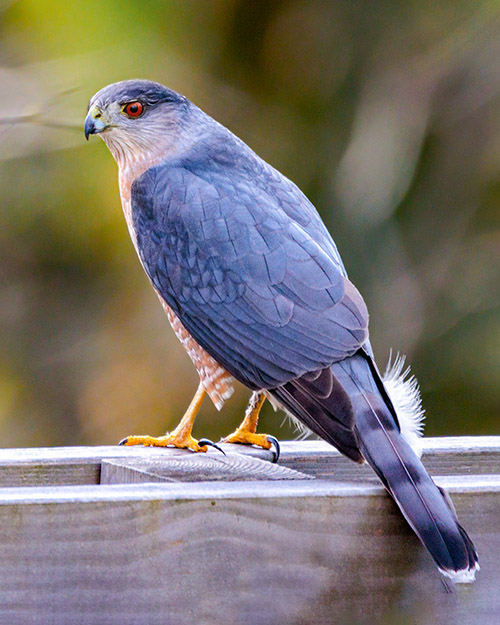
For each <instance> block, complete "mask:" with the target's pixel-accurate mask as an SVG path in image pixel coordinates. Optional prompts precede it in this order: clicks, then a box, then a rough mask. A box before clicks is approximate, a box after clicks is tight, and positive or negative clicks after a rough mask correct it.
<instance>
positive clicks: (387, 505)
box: [0, 475, 500, 625]
mask: <svg viewBox="0 0 500 625" xmlns="http://www.w3.org/2000/svg"><path fill="white" fill-rule="evenodd" d="M437 482H438V483H439V485H441V486H444V487H446V488H448V489H449V490H450V492H452V494H453V500H454V502H455V505H456V507H457V511H458V514H459V516H460V518H461V520H462V522H463V523H464V525H465V526H466V527H467V529H468V530H469V532H470V533H471V535H472V537H473V538H474V540H475V541H476V544H477V546H478V549H479V551H480V555H481V565H482V571H481V572H480V574H479V578H478V580H477V582H476V583H475V584H474V585H472V586H470V587H457V588H456V589H455V591H454V592H453V593H451V594H449V593H447V592H445V589H444V587H443V586H442V584H441V582H440V580H439V576H438V573H437V571H436V570H435V567H434V565H433V563H432V562H431V560H430V558H429V557H428V556H427V554H426V553H425V551H424V550H423V549H422V547H421V546H420V544H419V542H418V541H417V539H416V538H415V537H414V536H413V534H412V533H411V531H410V530H409V529H408V527H407V525H406V524H405V522H404V521H403V519H402V518H401V516H400V514H399V512H398V511H397V509H396V508H395V506H394V505H393V504H392V503H391V501H390V499H389V498H388V497H387V496H386V495H385V493H384V491H383V489H382V488H381V487H379V486H378V485H377V486H376V485H371V484H362V483H358V484H355V485H348V484H345V483H337V482H333V481H324V480H304V481H302V480H301V481H286V482H277V481H269V482H265V481H264V482H263V481H261V482H242V483H238V482H229V483H227V482H204V483H171V484H168V483H166V484H148V485H144V484H142V485H108V486H93V485H89V486H77V487H75V486H61V487H39V488H4V489H0V562H1V563H2V566H1V567H0V623H6V624H9V625H17V624H23V625H25V624H33V625H38V624H40V625H42V624H43V625H45V624H47V623H54V624H56V623H57V625H66V624H68V625H70V624H71V625H75V624H76V625H80V624H82V625H84V624H94V623H96V624H99V625H114V624H117V625H118V624H119V625H129V624H130V625H135V624H140V625H150V624H151V625H153V624H154V625H156V624H158V623H161V624H162V625H164V624H165V625H170V624H171V625H192V624H193V623H201V624H203V625H210V624H215V623H217V624H218V625H226V624H228V625H229V624H230V625H240V624H241V625H248V624H251V625H282V624H283V625H284V624H286V625H311V624H323V623H324V624H327V623H328V624H329V625H330V624H331V623H336V624H338V623H352V622H356V623H365V622H366V623H370V624H373V623H374V622H376V621H375V619H377V618H379V617H380V618H382V617H384V618H386V619H388V618H389V617H388V615H390V614H392V615H393V616H394V615H396V616H395V618H397V613H398V611H401V612H403V613H404V614H405V616H404V619H406V620H401V619H402V618H403V617H401V618H400V619H399V620H396V621H395V622H414V623H418V624H419V625H431V624H432V625H435V623H440V625H452V624H453V625H456V624H457V623H460V625H476V624H477V623H481V624H482V625H498V622H499V621H498V617H499V615H500V593H499V592H498V584H499V580H500V559H499V558H498V553H500V532H499V526H500V516H499V515H500V512H499V511H500V505H499V504H500V476H487V475H482V476H454V477H449V478H445V477H441V478H438V480H437ZM385 622H393V621H392V619H391V620H386V621H385Z"/></svg>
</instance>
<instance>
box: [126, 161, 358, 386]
mask: <svg viewBox="0 0 500 625" xmlns="http://www.w3.org/2000/svg"><path fill="white" fill-rule="evenodd" d="M260 163H262V165H261V170H260V172H256V171H255V168H256V167H258V164H256V163H252V164H251V166H248V164H247V165H245V166H239V167H235V166H230V167H228V166H226V164H225V163H224V162H221V161H220V159H219V161H218V160H217V158H210V159H209V158H206V157H204V158H198V159H191V160H189V159H188V160H186V159H185V160H184V161H182V162H177V163H165V164H162V165H158V166H156V167H154V168H151V169H150V170H148V171H147V172H145V173H144V174H143V175H142V176H141V177H140V178H138V179H137V180H136V181H135V182H134V184H133V186H132V214H133V222H134V228H135V230H136V233H137V242H138V251H139V256H140V258H141V261H142V264H143V266H144V268H145V270H146V273H147V274H148V276H149V278H150V279H151V281H152V283H153V285H154V287H155V288H156V290H157V291H158V292H159V293H160V295H161V296H162V297H163V298H164V299H165V301H166V302H167V304H168V305H169V306H170V307H171V308H172V309H173V310H174V311H175V312H176V314H177V315H178V316H179V318H180V320H181V322H182V323H183V324H184V326H185V327H186V329H187V330H188V331H189V332H190V333H191V334H192V336H193V337H194V338H195V339H196V340H197V341H198V343H199V344H200V345H201V346H202V347H203V348H204V349H205V350H206V351H207V352H208V353H210V354H211V355H212V356H213V357H214V358H215V359H216V360H217V361H218V362H219V363H220V364H221V365H222V366H224V367H225V368H226V369H227V370H228V371H229V372H230V373H231V374H232V375H233V376H234V377H235V378H236V379H238V380H240V381H241V382H243V383H244V384H246V385H247V386H249V387H251V388H273V387H276V386H279V385H281V384H284V383H286V382H288V381H289V380H292V379H294V378H297V377H300V376H301V375H303V374H304V373H307V372H309V371H313V370H317V369H322V368H324V367H326V366H328V365H330V364H331V363H332V362H336V361H338V360H341V359H343V358H345V357H346V356H349V355H352V354H353V353H355V352H356V351H357V350H358V349H359V347H360V346H361V345H362V344H363V343H364V342H365V341H366V339H367V325H368V314H367V311H366V307H365V304H364V302H363V299H362V298H361V295H360V294H359V293H358V291H357V290H356V289H355V287H354V286H353V285H352V284H351V282H349V280H348V279H347V276H346V274H345V270H344V267H343V265H342V262H341V260H340V257H339V255H338V252H337V250H336V247H335V244H334V243H333V241H332V240H331V238H330V236H329V235H328V233H327V231H326V229H325V227H324V226H323V224H322V222H321V220H320V218H319V215H317V213H316V210H315V209H314V207H313V206H312V205H311V204H310V202H309V201H308V200H307V199H306V198H305V196H304V195H303V194H302V193H301V192H300V191H299V190H298V189H297V187H295V185H293V184H292V183H291V182H290V181H288V180H287V179H286V178H285V177H284V176H281V179H278V178H277V176H278V175H277V173H276V172H275V170H272V169H271V168H269V166H267V165H265V164H263V162H262V161H260ZM257 173H258V174H259V175H257ZM266 180H267V184H268V188H267V189H266V184H265V183H266ZM256 181H257V182H258V184H257V183H256Z"/></svg>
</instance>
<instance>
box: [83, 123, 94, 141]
mask: <svg viewBox="0 0 500 625" xmlns="http://www.w3.org/2000/svg"><path fill="white" fill-rule="evenodd" d="M83 132H84V133H85V139H87V141H88V140H89V137H90V135H93V134H95V124H94V120H93V119H92V118H90V117H89V118H87V119H86V120H85V126H84V127H83Z"/></svg>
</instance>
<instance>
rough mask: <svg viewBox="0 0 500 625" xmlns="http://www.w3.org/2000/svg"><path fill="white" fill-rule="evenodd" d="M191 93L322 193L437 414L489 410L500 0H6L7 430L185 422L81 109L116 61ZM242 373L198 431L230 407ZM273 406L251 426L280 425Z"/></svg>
mask: <svg viewBox="0 0 500 625" xmlns="http://www.w3.org/2000/svg"><path fill="white" fill-rule="evenodd" d="M138 77H143V78H149V79H153V80H157V81H160V82H163V83H165V84H166V85H168V86H170V87H172V88H174V89H176V90H177V91H180V92H182V93H184V94H185V95H187V96H188V97H189V98H190V99H192V100H193V101H194V102H195V103H197V104H198V105H199V106H201V107H202V108H203V109H204V110H205V111H207V112H208V113H210V114H211V115H212V116H213V117H215V118H217V119H218V120H219V121H220V122H222V123H223V124H225V125H226V126H228V127H229V128H230V129H231V130H232V131H234V132H235V133H236V134H238V135H239V136H241V137H242V138H243V139H244V140H245V141H246V142H247V143H249V144H250V146H251V147H252V148H254V149H255V150H256V151H257V152H258V153H259V154H260V155H261V156H262V157H264V158H265V159H266V160H268V161H269V162H270V163H271V164H272V165H274V166H275V167H277V168H278V169H279V170H280V171H282V172H283V173H285V174H286V175H287V176H288V177H290V178H291V179H293V180H294V181H295V182H296V183H297V184H298V185H299V186H300V187H301V188H302V189H303V190H304V191H305V192H306V194H307V195H308V196H309V198H310V199H311V200H312V201H313V202H314V203H315V205H316V206H317V207H318V209H319V211H320V213H321V214H322V216H323V218H324V220H325V221H326V223H327V225H328V227H329V228H330V230H331V232H332V233H333V235H334V238H335V240H336V242H337V244H338V246H339V249H340V251H341V253H342V255H343V258H344V261H345V264H346V266H347V269H348V271H349V273H350V276H351V278H352V280H353V281H354V282H355V284H356V285H357V286H358V287H359V289H360V290H361V292H362V293H363V295H364V297H365V299H366V301H367V304H368V307H369V309H370V312H371V335H372V343H373V346H374V349H375V354H376V356H377V360H378V362H379V366H380V367H381V368H383V367H384V366H385V362H386V361H387V358H388V355H389V350H390V348H392V349H393V350H395V351H400V352H402V353H405V354H407V356H408V361H409V362H410V363H411V365H412V370H413V372H414V373H415V374H416V375H417V377H418V379H419V381H420V384H421V388H422V393H423V401H424V406H425V408H426V411H427V427H426V433H427V434H428V435H445V434H447V435H458V434H494V433H497V434H498V433H499V413H500V393H499V389H500V271H499V265H500V1H498V0H494V1H482V0H469V1H457V0H432V1H430V0H407V1H406V2H396V1H395V0H377V2H373V0H364V1H363V0H361V1H358V2H352V0H337V1H332V0H330V1H326V0H308V1H307V2H301V1H298V0H275V1H270V0H253V1H252V2H248V0H213V1H212V0H203V1H202V0H178V1H170V2H168V1H164V2H157V1H156V2H153V1H151V0H140V1H139V0H128V1H127V0H108V1H106V2H101V1H98V0H85V1H83V0H73V2H71V3H68V2H66V1H63V0H18V1H15V0H10V1H9V0H0V94H1V109H0V146H1V149H0V200H1V201H0V211H1V222H0V223H1V226H0V427H1V433H2V435H1V444H2V445H3V446H32V445H41V446H45V445H75V444H107V443H115V442H116V441H118V440H120V439H121V438H122V437H123V436H125V435H127V434H131V433H150V434H161V433H163V432H164V431H165V430H166V429H171V428H172V427H174V425H175V424H176V422H177V420H178V419H179V417H180V416H181V415H182V413H183V410H184V409H185V407H186V406H187V404H188V402H189V401H190V399H191V397H192V394H193V393H194V391H195V389H196V385H197V376H196V373H195V370H194V368H193V366H192V364H191V362H190V360H189V359H188V358H187V356H186V354H185V353H184V350H183V349H182V347H181V346H180V344H178V342H177V340H176V339H175V337H174V335H173V333H172V331H171V329H170V327H169V324H168V322H167V319H166V318H165V316H164V314H163V311H162V309H161V307H160V305H159V303H158V300H157V298H156V296H155V295H154V293H153V291H152V289H151V287H150V286H149V284H148V281H147V279H146V277H145V275H144V274H143V271H142V269H141V267H140V265H139V262H138V260H137V258H136V255H135V252H134V250H133V248H132V244H131V242H130V240H129V236H128V232H127V229H126V226H125V222H124V219H123V216H122V213H121V208H120V202H119V195H118V187H117V169H116V164H115V162H114V161H113V159H112V157H111V155H110V154H109V152H108V151H107V149H106V147H105V145H104V144H103V143H102V142H101V141H99V140H98V139H93V140H91V141H90V142H89V143H86V142H85V140H84V136H83V131H82V125H83V120H84V117H85V113H86V106H87V101H88V99H89V98H90V96H91V95H92V94H93V93H94V92H95V91H97V90H98V89H100V88H101V87H103V86H104V85H106V84H107V83H109V82H115V81H117V80H122V79H126V78H138ZM247 397H248V392H246V391H245V390H244V389H238V392H237V394H236V396H235V397H234V398H233V399H232V400H231V401H230V402H229V403H228V404H226V407H225V408H224V410H223V411H222V413H221V414H220V415H217V413H216V411H215V409H214V408H213V407H212V406H211V405H210V404H209V402H206V404H205V406H204V408H203V411H202V414H201V415H200V417H199V419H198V420H197V424H196V429H195V435H197V436H208V437H210V438H213V439H214V440H217V439H218V437H219V436H221V435H223V434H226V433H228V432H229V431H230V430H231V429H232V428H233V427H234V426H235V425H236V424H237V423H238V422H239V420H240V418H241V416H242V413H243V411H244V407H245V403H246V400H247ZM281 421H282V417H281V415H275V414H274V413H273V412H272V410H271V409H270V408H269V407H267V408H266V410H265V413H264V415H263V418H262V431H267V432H269V433H273V434H275V435H276V436H278V437H280V438H287V437H290V436H292V435H293V429H291V428H290V427H289V426H287V425H286V424H285V425H284V426H283V428H282V429H280V427H279V426H280V424H281Z"/></svg>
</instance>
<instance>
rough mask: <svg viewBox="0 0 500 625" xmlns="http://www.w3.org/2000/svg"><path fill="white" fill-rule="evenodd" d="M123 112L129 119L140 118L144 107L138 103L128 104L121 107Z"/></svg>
mask: <svg viewBox="0 0 500 625" xmlns="http://www.w3.org/2000/svg"><path fill="white" fill-rule="evenodd" d="M123 112H124V113H125V114H126V115H128V116H129V117H140V116H141V115H142V113H143V112H144V106H143V105H142V104H141V103H140V102H129V103H128V104H126V105H125V106H124V107H123Z"/></svg>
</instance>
